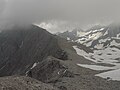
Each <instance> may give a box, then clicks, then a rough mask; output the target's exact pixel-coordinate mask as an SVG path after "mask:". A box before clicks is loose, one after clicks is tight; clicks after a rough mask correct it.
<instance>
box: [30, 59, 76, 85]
mask: <svg viewBox="0 0 120 90" xmlns="http://www.w3.org/2000/svg"><path fill="white" fill-rule="evenodd" d="M28 76H30V77H32V78H35V79H37V80H39V81H42V82H45V83H55V82H57V81H59V79H60V78H62V77H74V74H72V73H71V72H69V71H68V67H67V66H65V65H64V64H63V63H62V62H61V61H60V60H59V59H56V58H54V57H48V58H47V59H45V60H43V61H42V62H41V63H39V64H37V65H36V67H35V68H33V69H31V70H30V71H29V72H28Z"/></svg>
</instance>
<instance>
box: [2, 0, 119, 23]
mask: <svg viewBox="0 0 120 90" xmlns="http://www.w3.org/2000/svg"><path fill="white" fill-rule="evenodd" d="M119 4H120V0H1V1H0V8H1V9H0V13H1V15H0V21H2V22H5V23H6V22H13V23H16V22H20V23H34V22H41V21H45V20H52V19H56V20H57V19H58V20H66V21H74V22H79V23H80V25H82V24H83V25H86V24H89V23H96V22H101V23H104V22H107V21H108V22H109V21H117V20H119V19H120V12H119V8H120V5H119Z"/></svg>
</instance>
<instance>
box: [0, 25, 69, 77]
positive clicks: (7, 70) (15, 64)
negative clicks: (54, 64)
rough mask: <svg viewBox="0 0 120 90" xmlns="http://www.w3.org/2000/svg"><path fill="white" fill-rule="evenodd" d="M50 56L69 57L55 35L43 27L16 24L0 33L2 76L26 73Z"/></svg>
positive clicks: (0, 67)
mask: <svg viewBox="0 0 120 90" xmlns="http://www.w3.org/2000/svg"><path fill="white" fill-rule="evenodd" d="M48 56H54V57H56V58H59V59H62V60H66V59H67V54H66V53H65V52H64V51H63V50H62V49H61V48H60V47H59V45H58V42H57V39H56V38H55V36H54V35H52V34H50V33H49V32H47V31H46V30H44V29H42V28H39V27H37V26H34V25H31V26H29V27H26V28H23V27H19V26H16V27H13V28H11V29H10V30H3V31H2V32H1V33H0V76H8V75H15V74H19V75H24V74H25V73H26V72H27V71H28V70H30V68H31V67H32V66H33V64H34V63H38V62H42V61H43V59H45V58H46V57H48Z"/></svg>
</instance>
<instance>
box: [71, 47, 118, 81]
mask: <svg viewBox="0 0 120 90" xmlns="http://www.w3.org/2000/svg"><path fill="white" fill-rule="evenodd" d="M73 48H74V49H75V50H76V53H77V54H78V55H80V56H83V57H84V58H86V59H88V60H90V61H93V62H95V63H96V64H97V63H105V64H111V65H115V66H113V67H107V66H100V65H87V64H77V65H78V66H81V67H84V68H89V69H91V70H98V71H99V70H100V71H101V70H110V71H107V72H104V73H100V74H97V75H95V76H99V77H102V78H107V77H109V78H111V80H118V81H120V50H119V49H117V48H110V47H108V48H105V49H103V50H94V52H93V53H86V52H85V51H84V50H81V49H79V48H78V47H77V46H73Z"/></svg>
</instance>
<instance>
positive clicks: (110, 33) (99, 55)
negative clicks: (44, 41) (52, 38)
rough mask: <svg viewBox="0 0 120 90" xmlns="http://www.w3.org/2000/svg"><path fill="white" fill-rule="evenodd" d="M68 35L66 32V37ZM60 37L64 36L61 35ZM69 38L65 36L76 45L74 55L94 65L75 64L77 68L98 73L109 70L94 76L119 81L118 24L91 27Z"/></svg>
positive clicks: (119, 37)
mask: <svg viewBox="0 0 120 90" xmlns="http://www.w3.org/2000/svg"><path fill="white" fill-rule="evenodd" d="M70 33H71V32H66V34H68V35H69V34H70ZM62 35H63V36H64V35H65V34H63V33H62ZM62 35H60V36H62ZM71 37H72V36H67V39H68V38H69V39H68V40H69V41H72V42H75V43H78V44H76V45H75V46H73V48H74V49H75V50H76V53H77V54H78V55H80V56H83V57H84V58H86V59H87V60H90V61H92V62H93V63H94V65H93V63H91V64H88V65H87V64H80V63H77V65H78V66H81V67H84V68H89V69H92V70H98V71H99V70H100V71H101V70H110V71H108V72H104V73H100V74H97V75H95V76H99V77H103V78H108V77H109V78H111V79H112V80H120V78H119V75H120V72H119V71H120V24H116V23H113V24H110V25H109V26H104V27H93V28H91V29H89V30H88V31H79V32H78V31H76V34H74V37H75V38H74V39H73V38H71ZM64 38H65V36H64ZM81 44H82V45H84V48H82V47H80V45H81ZM78 45H79V46H78ZM85 48H86V50H87V49H88V48H89V49H91V50H92V52H86V50H85ZM98 64H99V65H98ZM103 65H108V66H103ZM109 65H110V66H109ZM114 73H116V75H114Z"/></svg>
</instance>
